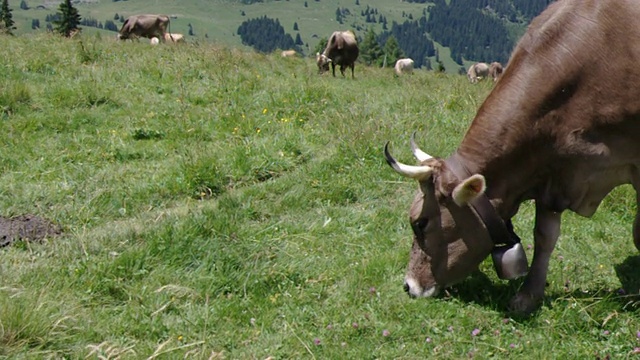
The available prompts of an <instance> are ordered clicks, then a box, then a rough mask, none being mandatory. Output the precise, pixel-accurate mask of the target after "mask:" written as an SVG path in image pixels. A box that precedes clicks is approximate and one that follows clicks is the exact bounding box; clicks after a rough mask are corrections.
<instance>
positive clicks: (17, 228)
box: [0, 215, 62, 247]
mask: <svg viewBox="0 0 640 360" xmlns="http://www.w3.org/2000/svg"><path fill="white" fill-rule="evenodd" d="M61 233H62V229H60V227H59V226H58V225H56V224H54V223H52V222H51V221H49V220H47V219H45V218H42V217H40V216H36V215H19V216H16V217H12V218H7V217H4V216H0V247H4V246H7V245H11V244H12V243H13V242H15V241H18V240H29V241H39V240H42V239H44V238H51V237H55V236H57V235H60V234H61Z"/></svg>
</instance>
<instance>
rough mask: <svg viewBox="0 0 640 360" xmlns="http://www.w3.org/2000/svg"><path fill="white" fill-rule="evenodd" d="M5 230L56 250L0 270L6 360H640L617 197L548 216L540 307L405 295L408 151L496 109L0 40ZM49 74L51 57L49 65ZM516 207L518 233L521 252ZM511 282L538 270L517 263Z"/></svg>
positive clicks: (461, 84) (224, 64) (365, 82)
mask: <svg viewBox="0 0 640 360" xmlns="http://www.w3.org/2000/svg"><path fill="white" fill-rule="evenodd" d="M0 45H1V46H2V48H3V49H4V50H5V51H4V53H5V54H7V55H5V56H4V57H3V58H2V59H0V78H2V79H3V81H2V82H0V120H1V121H0V127H1V131H2V133H3V134H4V136H2V138H1V139H0V144H1V145H0V167H1V172H0V194H1V196H0V209H1V211H0V215H2V216H5V217H13V216H18V215H23V214H33V215H37V216H40V217H43V218H45V219H48V220H50V221H52V222H54V223H55V224H58V225H59V226H60V227H61V228H62V231H63V233H62V235H60V236H58V237H53V238H48V239H46V240H44V241H42V242H28V241H19V242H15V243H13V244H11V245H9V246H6V247H2V248H0V274H1V276H0V358H11V359H34V358H40V359H49V358H74V359H81V358H82V359H84V358H106V359H117V358H120V359H143V358H148V359H156V358H162V359H174V358H175V359H178V358H180V359H182V358H185V357H187V358H196V359H223V358H225V359H267V358H271V359H302V358H308V359H345V358H351V359H373V358H380V359H392V358H393V359H422V358H436V357H437V358H439V359H460V358H465V357H473V358H479V359H485V358H536V359H541V358H567V359H582V358H595V357H604V356H606V355H611V356H612V357H615V358H631V357H633V354H634V352H640V349H638V348H639V347H640V321H639V314H638V307H637V305H638V289H639V288H640V281H639V280H640V270H638V269H639V268H640V257H638V255H637V250H636V249H635V248H634V246H633V243H632V238H631V226H632V223H633V219H634V215H635V200H634V199H635V194H634V192H633V190H632V189H631V188H630V187H621V188H618V189H616V190H615V191H614V192H613V193H612V194H611V195H610V196H609V197H607V198H606V199H605V201H604V202H603V204H602V205H601V207H600V209H599V211H598V212H597V213H596V215H595V216H594V217H593V218H592V219H585V218H581V217H578V216H576V215H574V214H570V213H566V214H565V215H564V216H563V218H564V219H563V220H564V221H563V228H562V235H561V237H560V240H559V242H558V246H557V248H556V251H555V253H554V256H553V257H552V262H551V264H550V270H549V279H548V282H549V284H548V287H547V289H546V294H547V297H546V299H545V302H544V304H543V306H542V308H541V309H540V311H538V312H537V313H535V314H534V315H533V316H532V317H530V318H526V319H511V318H509V317H507V316H505V309H506V305H507V302H508V300H509V299H510V297H511V296H512V295H513V294H514V293H515V292H516V290H517V288H518V286H519V284H520V282H519V281H513V282H505V281H501V280H498V279H497V276H496V275H495V273H494V272H493V269H492V264H491V262H490V259H487V260H485V262H484V263H483V264H482V265H481V270H482V271H481V272H478V273H477V274H474V276H472V277H470V278H468V279H467V280H465V281H464V282H463V283H460V284H458V285H456V286H455V287H453V288H451V289H449V291H448V293H447V294H445V295H444V296H442V297H440V298H438V299H429V300H425V299H418V300H412V299H410V298H409V297H408V296H407V295H406V294H405V293H404V291H403V289H402V284H403V278H404V272H405V267H406V264H407V261H408V253H409V248H410V245H411V243H410V240H411V229H410V227H409V224H408V221H407V212H408V206H409V204H410V202H411V200H412V199H413V195H414V192H415V191H416V189H417V185H416V184H415V183H414V182H412V181H409V180H407V179H404V178H401V177H400V176H399V175H397V174H396V173H394V172H393V171H392V170H391V169H390V168H389V167H388V165H387V164H386V163H385V161H384V157H383V155H382V148H383V146H384V144H385V142H386V141H389V140H390V141H391V149H392V151H393V153H394V155H395V156H396V157H397V158H398V159H400V160H404V161H405V162H407V163H411V162H412V160H411V159H412V157H411V154H410V151H409V135H410V134H411V133H412V132H413V131H417V132H418V136H417V139H418V142H419V144H420V146H421V147H422V148H423V149H424V150H425V151H428V152H429V153H431V154H433V155H439V156H447V155H449V154H450V153H451V152H452V151H454V149H455V148H456V145H457V144H458V143H459V141H460V139H461V138H462V136H463V135H464V132H465V129H466V128H467V127H468V125H469V123H470V121H471V120H472V118H473V115H474V113H475V111H476V109H477V108H478V107H479V106H480V104H481V103H482V100H483V99H484V98H485V97H486V95H487V94H488V92H489V91H490V90H491V87H492V86H493V85H492V83H491V82H490V81H483V82H480V83H478V84H476V85H471V84H469V82H468V80H467V78H466V76H461V75H450V74H439V73H434V72H426V71H423V70H417V71H414V74H413V75H408V76H402V77H395V76H394V73H393V69H378V68H366V67H364V66H362V65H361V64H359V63H357V64H356V68H355V76H356V79H355V80H352V79H350V78H347V79H343V78H341V77H339V76H338V77H337V78H332V77H331V76H330V75H328V74H325V75H323V76H319V75H317V68H316V66H315V64H314V62H313V60H311V59H304V58H282V57H281V56H280V54H274V55H261V54H256V53H253V52H245V51H242V50H238V49H232V48H229V47H227V46H226V45H212V44H200V45H193V44H184V46H173V45H164V44H161V45H159V46H155V47H152V46H150V45H149V44H148V43H147V42H145V41H141V42H139V43H136V42H124V43H115V42H114V41H113V40H112V39H100V37H93V36H88V35H87V34H83V35H81V36H79V37H78V38H76V39H73V40H68V39H62V38H59V37H56V36H52V35H48V34H35V35H23V36H20V37H7V36H3V37H0ZM43 54H46V56H43ZM532 218H533V207H532V206H531V204H528V203H527V204H524V205H523V206H522V208H521V209H520V212H519V214H518V215H517V216H516V217H515V219H514V226H515V229H516V232H517V233H518V234H520V236H521V237H522V238H523V242H524V244H525V248H526V247H527V246H528V245H531V244H532V235H531V231H532V228H533V224H532ZM527 255H528V257H529V259H531V257H532V251H531V250H527Z"/></svg>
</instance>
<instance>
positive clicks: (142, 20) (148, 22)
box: [118, 15, 169, 41]
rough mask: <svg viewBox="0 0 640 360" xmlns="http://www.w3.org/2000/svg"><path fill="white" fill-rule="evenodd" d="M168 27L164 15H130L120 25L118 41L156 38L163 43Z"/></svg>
mask: <svg viewBox="0 0 640 360" xmlns="http://www.w3.org/2000/svg"><path fill="white" fill-rule="evenodd" d="M168 27H169V17H168V16H166V15H132V16H129V17H128V18H127V19H126V20H125V21H124V24H122V28H120V31H119V33H118V40H126V39H133V38H135V39H137V38H139V37H145V38H148V39H151V38H153V37H157V38H158V39H160V40H161V41H165V34H166V33H167V28H168Z"/></svg>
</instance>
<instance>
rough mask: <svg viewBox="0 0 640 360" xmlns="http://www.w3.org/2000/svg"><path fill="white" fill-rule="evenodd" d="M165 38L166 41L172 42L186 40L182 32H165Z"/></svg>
mask: <svg viewBox="0 0 640 360" xmlns="http://www.w3.org/2000/svg"><path fill="white" fill-rule="evenodd" d="M164 40H165V41H170V42H175V43H178V42H180V43H181V42H184V35H182V34H176V33H173V34H172V33H166V34H164Z"/></svg>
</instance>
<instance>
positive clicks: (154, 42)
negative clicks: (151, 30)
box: [149, 36, 160, 45]
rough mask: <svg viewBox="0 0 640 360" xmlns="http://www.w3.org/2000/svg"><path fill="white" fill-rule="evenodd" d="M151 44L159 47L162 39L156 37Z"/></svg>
mask: <svg viewBox="0 0 640 360" xmlns="http://www.w3.org/2000/svg"><path fill="white" fill-rule="evenodd" d="M149 42H150V43H151V45H158V44H159V43H160V39H158V38H157V37H155V36H154V37H152V38H151V40H150V41H149Z"/></svg>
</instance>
